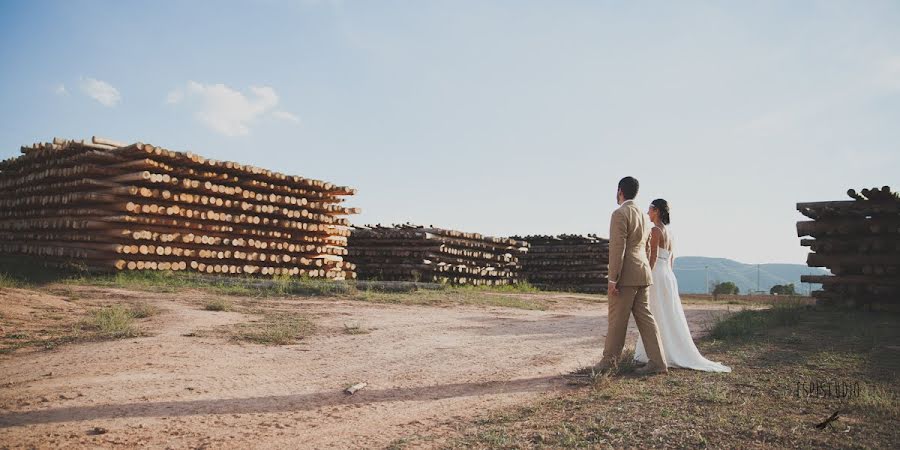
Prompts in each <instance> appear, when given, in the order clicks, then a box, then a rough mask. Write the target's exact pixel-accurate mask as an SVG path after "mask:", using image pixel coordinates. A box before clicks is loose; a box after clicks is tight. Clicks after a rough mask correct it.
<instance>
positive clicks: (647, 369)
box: [634, 364, 669, 375]
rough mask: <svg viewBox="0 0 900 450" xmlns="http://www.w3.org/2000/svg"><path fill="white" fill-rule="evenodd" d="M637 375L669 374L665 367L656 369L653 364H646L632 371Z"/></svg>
mask: <svg viewBox="0 0 900 450" xmlns="http://www.w3.org/2000/svg"><path fill="white" fill-rule="evenodd" d="M634 373H635V374H637V375H665V374H668V373H669V369H668V368H667V367H657V366H656V365H655V364H647V365H646V366H644V367H638V368H637V369H635V370H634Z"/></svg>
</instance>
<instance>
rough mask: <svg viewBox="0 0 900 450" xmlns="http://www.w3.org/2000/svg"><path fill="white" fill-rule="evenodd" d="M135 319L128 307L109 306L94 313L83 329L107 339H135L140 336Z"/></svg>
mask: <svg viewBox="0 0 900 450" xmlns="http://www.w3.org/2000/svg"><path fill="white" fill-rule="evenodd" d="M134 318H135V316H134V313H133V312H132V310H131V309H130V308H128V307H126V306H122V305H113V306H107V307H105V308H101V309H99V310H97V311H94V312H93V313H92V314H91V316H90V318H89V319H87V320H86V321H85V323H84V324H83V326H82V327H83V328H85V329H88V330H92V331H95V332H96V333H97V334H98V335H99V336H102V337H107V338H124V337H133V336H136V335H137V334H138V333H137V330H136V329H135V326H134Z"/></svg>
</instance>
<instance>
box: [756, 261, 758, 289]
mask: <svg viewBox="0 0 900 450" xmlns="http://www.w3.org/2000/svg"><path fill="white" fill-rule="evenodd" d="M756 293H757V294H758V293H759V264H757V265H756Z"/></svg>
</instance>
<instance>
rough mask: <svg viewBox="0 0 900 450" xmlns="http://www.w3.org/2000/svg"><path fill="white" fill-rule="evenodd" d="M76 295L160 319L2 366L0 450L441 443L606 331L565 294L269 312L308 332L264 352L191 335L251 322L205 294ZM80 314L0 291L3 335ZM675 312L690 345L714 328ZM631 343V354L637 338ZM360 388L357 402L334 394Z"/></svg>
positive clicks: (30, 294) (587, 354) (526, 396)
mask: <svg viewBox="0 0 900 450" xmlns="http://www.w3.org/2000/svg"><path fill="white" fill-rule="evenodd" d="M77 289H78V292H77V293H78V294H79V296H80V297H82V298H84V297H89V299H88V300H87V301H89V302H95V303H93V304H104V303H110V302H118V301H122V300H127V301H133V300H135V299H137V300H141V301H146V302H147V303H150V304H153V305H156V306H158V307H159V308H161V309H162V313H161V314H159V315H157V316H154V317H152V318H149V319H145V321H144V323H143V324H142V327H144V328H145V330H146V331H147V333H148V334H149V335H148V336H145V337H139V338H129V339H122V340H116V341H106V342H87V343H76V344H68V345H63V346H60V347H57V348H55V349H52V350H43V349H39V350H32V351H18V352H16V353H13V354H11V355H3V356H0V448H6V447H9V448H20V447H26V448H27V447H40V448H55V447H63V446H65V447H75V448H78V447H91V448H113V447H122V446H126V447H132V446H138V445H140V446H148V447H151V448H251V447H252V448H297V447H304V448H363V447H365V448H371V447H383V446H385V445H388V444H390V443H391V442H392V441H395V440H396V439H399V438H403V437H405V436H412V435H416V434H427V435H433V436H441V435H442V434H445V435H446V434H450V433H452V432H453V430H454V429H455V425H459V424H462V423H465V422H467V421H470V420H472V419H473V418H474V417H477V416H478V415H481V414H485V413H486V412H489V411H490V410H493V409H497V408H502V407H504V406H509V405H513V404H521V403H524V402H528V401H530V400H534V399H535V397H536V396H539V395H541V394H542V393H547V392H550V391H553V390H557V389H566V388H567V386H566V383H565V381H564V380H563V379H562V378H561V377H560V375H562V374H565V373H567V372H570V371H572V370H574V369H576V368H579V367H583V366H585V365H588V364H593V363H595V362H597V361H598V360H599V357H600V354H601V350H602V337H603V335H604V333H605V330H606V319H605V317H606V305H605V304H604V303H600V304H596V303H593V304H592V303H587V302H584V301H579V300H577V299H573V298H567V296H565V295H560V294H556V295H555V296H554V297H553V300H554V301H553V306H552V307H551V308H550V309H549V310H547V311H528V310H520V309H510V308H490V307H472V306H453V307H435V306H401V305H384V304H373V303H366V302H360V301H348V300H336V299H322V298H299V299H298V298H292V299H269V300H265V302H272V304H277V305H278V306H279V308H283V309H284V308H287V309H289V310H293V311H298V312H304V313H307V314H309V315H310V317H312V318H313V320H314V322H315V323H316V324H317V327H318V329H317V332H316V334H314V335H313V336H311V337H309V338H307V339H305V340H303V341H302V342H301V343H299V344H296V345H287V346H264V345H258V344H249V343H236V342H234V341H230V340H226V339H224V338H222V337H216V335H215V334H211V333H206V334H204V333H202V332H203V331H204V330H211V329H214V328H215V327H217V326H221V325H227V324H234V323H241V322H247V321H249V320H253V319H254V316H250V315H245V314H240V313H235V312H211V311H204V310H203V309H202V308H200V307H199V306H198V305H200V304H202V297H204V296H209V295H210V294H204V293H200V292H187V293H181V294H178V295H174V294H152V293H143V292H132V291H122V290H113V289H98V288H77ZM530 295H541V294H530ZM549 296H550V294H548V295H547V297H549ZM85 302H86V300H77V301H74V302H73V301H68V300H67V299H66V297H65V296H54V295H51V294H48V293H46V292H36V291H26V290H19V289H0V317H2V318H3V319H4V323H5V326H6V328H7V329H6V330H0V331H3V332H6V333H8V332H10V329H9V328H10V327H11V326H13V327H16V328H19V327H22V328H27V327H28V326H29V323H30V322H29V316H35V313H34V311H35V310H36V309H35V308H37V310H44V311H51V312H52V313H53V314H44V315H43V316H41V317H45V316H46V317H50V319H46V320H53V318H54V317H56V318H58V317H59V316H58V315H59V314H65V313H66V312H67V311H72V310H76V309H80V308H84V304H85ZM35 305H37V306H35ZM29 308H30V309H29ZM686 309H687V315H688V320H689V322H691V323H692V325H693V329H694V330H695V332H696V333H701V332H702V329H703V327H704V326H705V325H706V324H707V323H708V322H709V320H710V318H711V315H714V314H718V313H721V310H720V308H718V307H716V306H713V305H694V306H691V305H686ZM54 314H57V315H56V316H54ZM35 320H36V319H35ZM35 320H32V321H31V322H34V321H35ZM10 324H12V325H10ZM33 325H34V324H33V323H32V328H34V326H33ZM345 325H351V326H359V327H360V328H362V329H364V330H367V331H368V333H367V334H357V335H350V334H347V333H346V332H344V327H345ZM197 332H200V334H201V336H203V337H196V336H190V335H191V334H193V333H197ZM630 333H631V334H630V336H629V341H630V342H633V340H634V334H635V331H634V328H633V324H632V329H631V332H630ZM186 335H188V336H186ZM357 382H367V383H368V387H367V388H365V389H364V390H362V391H360V392H358V393H356V394H355V395H352V396H350V395H346V394H345V393H343V389H344V388H346V387H347V386H349V385H351V384H353V383H357ZM95 427H100V428H102V429H104V430H106V432H105V433H102V434H95V433H93V432H92V430H93V429H94V428H95ZM417 442H418V441H417ZM434 443H436V442H434ZM417 445H420V444H417ZM426 445H428V444H426Z"/></svg>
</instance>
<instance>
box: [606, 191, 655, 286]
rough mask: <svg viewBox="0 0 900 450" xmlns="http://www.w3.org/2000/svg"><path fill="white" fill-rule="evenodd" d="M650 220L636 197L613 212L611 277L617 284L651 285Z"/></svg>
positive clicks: (610, 236) (610, 225) (611, 224)
mask: <svg viewBox="0 0 900 450" xmlns="http://www.w3.org/2000/svg"><path fill="white" fill-rule="evenodd" d="M649 239H650V221H649V220H648V219H647V215H646V214H644V213H643V212H641V210H640V209H638V207H637V205H635V204H634V201H633V200H626V201H625V202H624V203H622V206H620V207H619V208H618V209H616V210H615V211H613V214H612V218H611V219H610V223H609V280H610V281H615V282H616V285H617V286H650V285H651V284H653V279H652V276H651V274H650V261H649V260H648V258H647V241H648V240H649Z"/></svg>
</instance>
